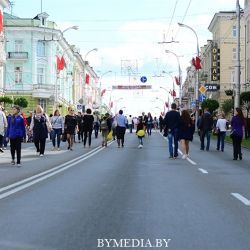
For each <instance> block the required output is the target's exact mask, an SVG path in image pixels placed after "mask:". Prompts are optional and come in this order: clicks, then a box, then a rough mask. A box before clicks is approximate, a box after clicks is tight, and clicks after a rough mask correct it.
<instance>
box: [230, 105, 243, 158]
mask: <svg viewBox="0 0 250 250" xmlns="http://www.w3.org/2000/svg"><path fill="white" fill-rule="evenodd" d="M244 125H245V124H244V116H243V113H242V110H241V108H236V109H235V112H234V117H233V118H232V120H231V127H232V132H231V138H232V141H233V157H234V158H233V159H234V160H238V158H239V159H240V160H242V153H241V142H242V138H243V131H244Z"/></svg>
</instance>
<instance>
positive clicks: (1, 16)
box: [0, 10, 3, 33]
mask: <svg viewBox="0 0 250 250" xmlns="http://www.w3.org/2000/svg"><path fill="white" fill-rule="evenodd" d="M2 32H3V14H2V11H1V10H0V33H2Z"/></svg>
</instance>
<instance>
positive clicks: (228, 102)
mask: <svg viewBox="0 0 250 250" xmlns="http://www.w3.org/2000/svg"><path fill="white" fill-rule="evenodd" d="M233 107H234V103H233V100H232V99H228V100H225V101H224V102H223V104H222V110H223V111H224V113H225V114H226V115H227V114H228V113H229V112H231V110H232V109H233Z"/></svg>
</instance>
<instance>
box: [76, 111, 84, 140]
mask: <svg viewBox="0 0 250 250" xmlns="http://www.w3.org/2000/svg"><path fill="white" fill-rule="evenodd" d="M76 119H77V126H78V132H77V136H78V142H79V143H80V142H81V141H82V142H83V115H82V112H78V115H77V116H76Z"/></svg>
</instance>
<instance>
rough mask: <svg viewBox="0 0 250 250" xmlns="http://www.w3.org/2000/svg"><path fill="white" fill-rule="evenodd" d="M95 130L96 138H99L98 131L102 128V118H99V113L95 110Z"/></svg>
mask: <svg viewBox="0 0 250 250" xmlns="http://www.w3.org/2000/svg"><path fill="white" fill-rule="evenodd" d="M93 115H94V131H95V138H98V133H99V130H100V120H99V116H98V113H96V112H94V113H93Z"/></svg>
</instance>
